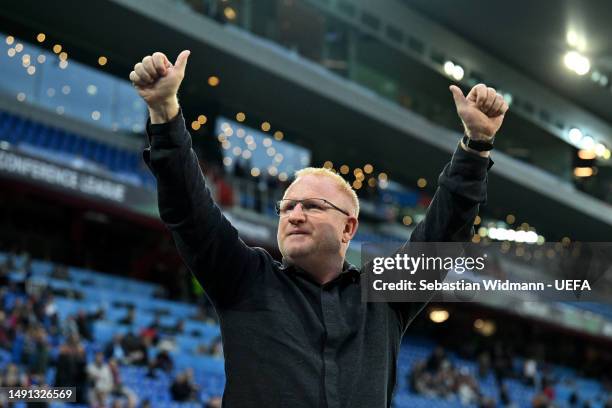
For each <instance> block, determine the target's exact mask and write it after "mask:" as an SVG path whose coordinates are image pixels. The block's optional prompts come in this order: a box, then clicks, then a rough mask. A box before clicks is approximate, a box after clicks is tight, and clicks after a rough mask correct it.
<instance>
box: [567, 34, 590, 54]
mask: <svg viewBox="0 0 612 408" xmlns="http://www.w3.org/2000/svg"><path fill="white" fill-rule="evenodd" d="M565 39H566V41H567V43H568V44H569V45H570V46H571V47H573V48H576V49H578V50H580V51H584V50H585V49H586V40H585V39H584V37H582V36H580V35H578V33H577V32H576V31H574V30H569V31H568V32H567V35H566V38H565Z"/></svg>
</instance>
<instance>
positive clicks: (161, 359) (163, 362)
mask: <svg viewBox="0 0 612 408" xmlns="http://www.w3.org/2000/svg"><path fill="white" fill-rule="evenodd" d="M151 368H152V369H160V370H162V371H164V372H165V373H167V374H170V373H171V372H172V369H173V368H174V362H173V361H172V357H170V353H168V350H160V351H159V353H157V356H155V360H154V361H153V364H152V367H151Z"/></svg>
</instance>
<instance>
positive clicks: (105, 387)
mask: <svg viewBox="0 0 612 408" xmlns="http://www.w3.org/2000/svg"><path fill="white" fill-rule="evenodd" d="M87 377H88V379H89V381H90V383H91V385H92V386H93V390H92V395H91V396H90V399H89V400H90V404H91V405H92V406H94V407H105V406H106V400H107V398H108V396H109V394H110V393H111V391H113V374H112V372H111V369H110V367H109V365H108V364H106V363H105V362H104V354H103V353H101V352H98V353H96V357H95V361H94V362H92V363H90V364H89V365H88V366H87Z"/></svg>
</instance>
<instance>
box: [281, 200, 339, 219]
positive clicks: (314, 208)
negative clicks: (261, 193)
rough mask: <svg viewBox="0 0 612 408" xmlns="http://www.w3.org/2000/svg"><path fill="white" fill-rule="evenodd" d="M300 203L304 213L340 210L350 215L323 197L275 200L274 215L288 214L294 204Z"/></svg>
mask: <svg viewBox="0 0 612 408" xmlns="http://www.w3.org/2000/svg"><path fill="white" fill-rule="evenodd" d="M298 203H299V204H302V211H304V212H305V213H306V214H318V213H322V212H324V211H327V210H336V211H340V212H341V213H342V214H344V215H348V216H350V214H349V212H348V211H346V210H343V209H342V208H340V207H338V206H337V205H335V204H333V203H331V202H329V201H327V200H326V199H324V198H303V199H301V200H292V199H290V198H283V199H282V200H280V201H277V202H276V215H278V216H279V217H283V216H286V215H289V214H290V213H291V211H293V209H294V208H295V206H296V205H298Z"/></svg>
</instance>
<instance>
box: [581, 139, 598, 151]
mask: <svg viewBox="0 0 612 408" xmlns="http://www.w3.org/2000/svg"><path fill="white" fill-rule="evenodd" d="M580 147H581V148H583V149H585V150H592V149H593V148H594V147H595V140H593V138H592V137H591V136H585V137H583V138H582V140H581V141H580Z"/></svg>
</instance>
